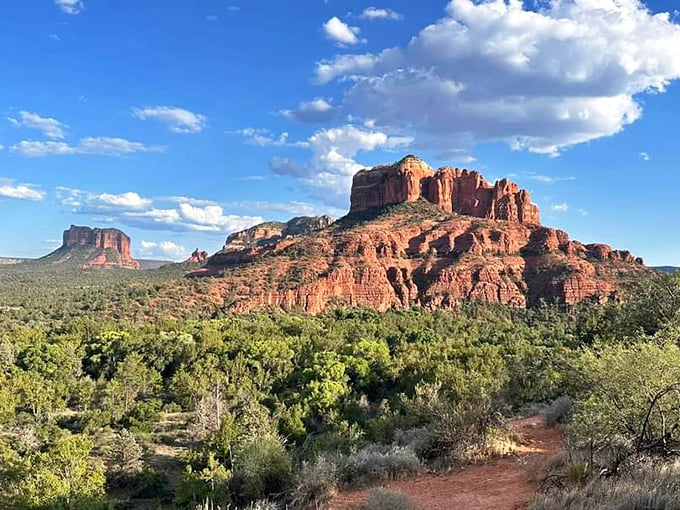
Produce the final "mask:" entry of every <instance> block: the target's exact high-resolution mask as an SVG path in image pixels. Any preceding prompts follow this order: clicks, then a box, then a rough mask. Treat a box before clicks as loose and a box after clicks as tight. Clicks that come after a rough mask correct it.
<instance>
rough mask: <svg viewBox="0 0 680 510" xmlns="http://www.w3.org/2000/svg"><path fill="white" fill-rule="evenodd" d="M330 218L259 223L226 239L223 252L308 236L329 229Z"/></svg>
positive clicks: (253, 247)
mask: <svg viewBox="0 0 680 510" xmlns="http://www.w3.org/2000/svg"><path fill="white" fill-rule="evenodd" d="M333 221H334V220H333V218H331V217H330V216H298V217H295V218H293V219H292V220H290V221H288V222H285V223H284V222H281V221H268V222H266V223H260V224H259V225H255V226H254V227H250V228H249V229H246V230H241V231H240V232H235V233H233V234H231V235H230V236H229V237H227V241H226V242H225V243H224V246H223V247H222V251H223V252H233V251H240V250H252V249H255V248H258V247H262V246H267V245H271V244H276V243H278V242H279V241H281V240H282V239H283V238H285V237H289V236H299V235H304V234H309V233H310V232H314V231H316V230H321V229H324V228H327V227H329V226H330V225H331V224H332V223H333Z"/></svg>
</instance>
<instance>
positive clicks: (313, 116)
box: [280, 98, 335, 124]
mask: <svg viewBox="0 0 680 510" xmlns="http://www.w3.org/2000/svg"><path fill="white" fill-rule="evenodd" d="M280 113H281V115H283V116H284V117H286V118H287V119H290V120H292V121H295V122H300V123H302V124H317V123H321V122H328V121H329V120H332V119H333V116H334V115H335V111H334V109H333V105H332V104H331V103H330V102H329V101H327V100H326V99H323V98H316V99H314V100H312V101H303V102H302V103H300V104H299V105H298V107H297V108H296V109H295V110H281V112H280Z"/></svg>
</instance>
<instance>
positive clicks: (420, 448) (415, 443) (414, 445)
mask: <svg viewBox="0 0 680 510" xmlns="http://www.w3.org/2000/svg"><path fill="white" fill-rule="evenodd" d="M435 439H436V437H435V433H434V432H433V431H432V430H430V429H428V428H427V427H420V428H417V429H408V430H397V431H395V433H394V441H393V444H394V445H395V446H401V447H404V448H410V449H411V450H413V452H414V453H415V454H416V455H417V456H418V457H423V456H424V455H425V454H426V453H427V452H428V451H429V450H430V449H431V448H432V445H433V444H434V442H435Z"/></svg>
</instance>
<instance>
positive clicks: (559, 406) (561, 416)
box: [542, 396, 574, 427]
mask: <svg viewBox="0 0 680 510" xmlns="http://www.w3.org/2000/svg"><path fill="white" fill-rule="evenodd" d="M573 413H574V403H573V402H572V400H571V399H570V398H569V397H567V396H562V397H559V398H556V399H555V400H554V401H553V402H552V404H550V406H549V407H548V408H547V409H545V410H544V411H543V413H542V414H543V417H544V418H545V424H546V425H547V426H548V427H556V426H557V425H561V424H564V423H566V422H567V421H569V419H570V418H571V415H572V414H573Z"/></svg>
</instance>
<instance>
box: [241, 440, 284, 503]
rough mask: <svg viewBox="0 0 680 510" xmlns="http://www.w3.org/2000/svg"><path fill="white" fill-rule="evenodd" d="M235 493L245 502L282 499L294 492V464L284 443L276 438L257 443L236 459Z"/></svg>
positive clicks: (246, 447) (246, 448) (247, 446)
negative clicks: (268, 498)
mask: <svg viewBox="0 0 680 510" xmlns="http://www.w3.org/2000/svg"><path fill="white" fill-rule="evenodd" d="M234 468H235V470H234V477H233V479H232V481H231V486H232V490H233V491H234V493H235V494H236V495H237V496H238V498H239V499H240V500H242V501H246V502H248V501H256V500H260V499H264V498H267V497H269V496H274V495H280V494H282V493H284V492H285V491H286V490H287V489H289V488H290V485H291V483H292V481H293V480H292V472H293V464H292V460H291V458H290V455H289V454H288V452H287V451H286V448H285V446H284V444H283V441H282V440H281V439H279V438H278V437H275V436H268V437H263V438H260V439H258V440H254V441H252V442H250V443H248V444H246V445H244V446H243V447H241V448H240V449H239V450H237V452H236V455H235V457H234Z"/></svg>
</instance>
